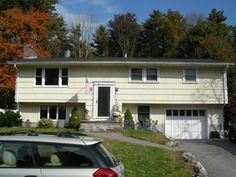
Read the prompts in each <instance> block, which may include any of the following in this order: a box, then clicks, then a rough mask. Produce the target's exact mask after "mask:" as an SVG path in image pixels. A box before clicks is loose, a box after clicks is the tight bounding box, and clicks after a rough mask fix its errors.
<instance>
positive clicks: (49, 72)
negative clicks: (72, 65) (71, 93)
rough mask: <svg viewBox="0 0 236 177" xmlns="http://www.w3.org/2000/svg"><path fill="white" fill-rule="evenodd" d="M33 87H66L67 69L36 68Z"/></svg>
mask: <svg viewBox="0 0 236 177" xmlns="http://www.w3.org/2000/svg"><path fill="white" fill-rule="evenodd" d="M35 85H37V86H39V85H41V86H67V85H68V68H36V69H35Z"/></svg>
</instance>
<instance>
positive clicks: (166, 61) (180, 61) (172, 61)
mask: <svg viewBox="0 0 236 177" xmlns="http://www.w3.org/2000/svg"><path fill="white" fill-rule="evenodd" d="M10 64H15V65H55V64H56V65H65V64H66V65H95V64H96V65H97V64H100V65H131V64H132V65H141V64H142V65H143V64H146V65H153V64H155V65H203V66H205V65H208V66H210V65H211V66H226V65H234V63H233V62H227V61H221V60H215V59H189V58H112V57H110V58H108V57H107V58H105V57H103V58H99V57H97V58H37V59H23V60H17V61H13V62H10Z"/></svg>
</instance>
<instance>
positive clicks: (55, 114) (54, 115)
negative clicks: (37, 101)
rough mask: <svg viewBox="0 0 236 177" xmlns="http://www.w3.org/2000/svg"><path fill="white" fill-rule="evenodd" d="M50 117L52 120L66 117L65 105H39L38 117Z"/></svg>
mask: <svg viewBox="0 0 236 177" xmlns="http://www.w3.org/2000/svg"><path fill="white" fill-rule="evenodd" d="M42 118H50V119H53V120H58V119H59V120H65V119H66V106H65V105H42V106H40V119H42Z"/></svg>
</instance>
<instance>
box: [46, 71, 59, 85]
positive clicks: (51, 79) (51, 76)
mask: <svg viewBox="0 0 236 177" xmlns="http://www.w3.org/2000/svg"><path fill="white" fill-rule="evenodd" d="M58 80H59V69H58V68H50V69H45V85H58Z"/></svg>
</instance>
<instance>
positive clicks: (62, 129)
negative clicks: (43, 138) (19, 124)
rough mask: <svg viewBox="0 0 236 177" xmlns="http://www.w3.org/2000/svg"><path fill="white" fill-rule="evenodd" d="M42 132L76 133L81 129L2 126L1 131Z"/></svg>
mask: <svg viewBox="0 0 236 177" xmlns="http://www.w3.org/2000/svg"><path fill="white" fill-rule="evenodd" d="M15 131H16V132H29V131H33V132H42V133H60V132H68V133H75V134H79V131H77V130H75V129H72V128H6V127H1V128H0V133H3V132H6V133H10V132H15Z"/></svg>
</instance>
